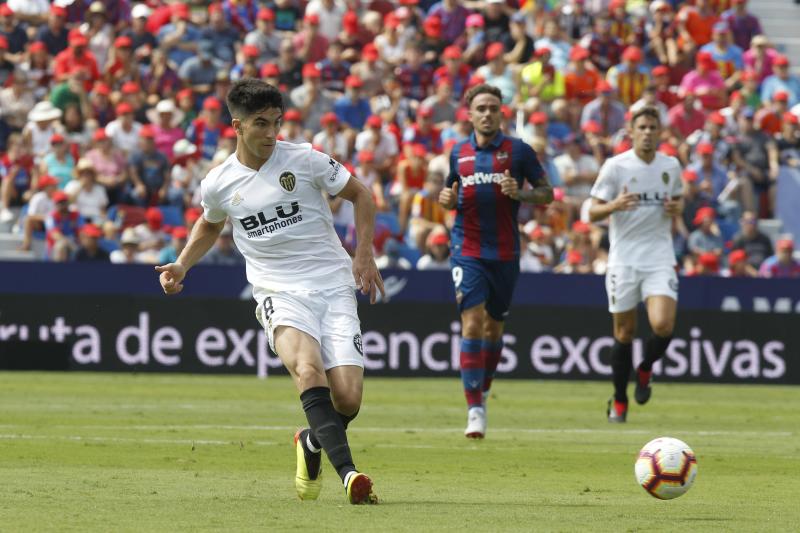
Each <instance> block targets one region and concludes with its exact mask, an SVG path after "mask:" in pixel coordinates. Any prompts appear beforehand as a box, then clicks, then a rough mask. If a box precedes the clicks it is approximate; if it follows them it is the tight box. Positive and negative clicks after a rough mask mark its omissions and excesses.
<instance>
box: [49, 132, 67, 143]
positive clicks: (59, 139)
mask: <svg viewBox="0 0 800 533" xmlns="http://www.w3.org/2000/svg"><path fill="white" fill-rule="evenodd" d="M63 142H64V136H63V135H61V134H60V133H54V134H53V135H51V136H50V143H51V144H53V143H63Z"/></svg>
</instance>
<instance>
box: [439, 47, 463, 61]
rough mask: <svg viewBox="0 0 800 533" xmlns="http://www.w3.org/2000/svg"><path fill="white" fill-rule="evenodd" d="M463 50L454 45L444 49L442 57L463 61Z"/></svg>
mask: <svg viewBox="0 0 800 533" xmlns="http://www.w3.org/2000/svg"><path fill="white" fill-rule="evenodd" d="M461 55H462V52H461V48H459V47H458V46H456V45H454V44H452V45H450V46H448V47H447V48H445V49H444V51H443V52H442V57H443V58H445V59H461Z"/></svg>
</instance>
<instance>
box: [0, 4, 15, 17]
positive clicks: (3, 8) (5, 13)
mask: <svg viewBox="0 0 800 533" xmlns="http://www.w3.org/2000/svg"><path fill="white" fill-rule="evenodd" d="M13 14H14V11H13V10H12V9H11V8H10V7H8V4H0V17H10V16H12V15H13Z"/></svg>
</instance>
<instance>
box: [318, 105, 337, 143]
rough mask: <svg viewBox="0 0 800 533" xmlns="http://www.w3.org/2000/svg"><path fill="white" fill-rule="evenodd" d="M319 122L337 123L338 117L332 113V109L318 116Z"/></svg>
mask: <svg viewBox="0 0 800 533" xmlns="http://www.w3.org/2000/svg"><path fill="white" fill-rule="evenodd" d="M319 123H320V124H323V125H327V124H338V123H339V117H337V116H336V113H334V112H333V111H328V112H327V113H325V114H324V115H322V116H321V117H320V119H319ZM320 151H321V150H320Z"/></svg>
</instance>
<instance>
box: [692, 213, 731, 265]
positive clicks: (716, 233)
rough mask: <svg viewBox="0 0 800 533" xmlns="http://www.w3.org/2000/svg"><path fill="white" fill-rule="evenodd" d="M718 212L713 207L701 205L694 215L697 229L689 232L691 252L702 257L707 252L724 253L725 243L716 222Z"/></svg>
mask: <svg viewBox="0 0 800 533" xmlns="http://www.w3.org/2000/svg"><path fill="white" fill-rule="evenodd" d="M716 216H717V213H716V211H715V210H714V209H713V208H712V207H701V208H700V209H698V210H697V213H695V216H694V220H693V222H694V225H695V226H696V229H695V230H694V231H693V232H692V233H691V234H689V243H688V247H689V252H691V253H692V254H694V255H695V257H700V256H701V255H702V254H704V253H706V252H711V253H713V254H715V255H717V256H720V255H722V250H723V249H724V248H725V243H724V242H723V240H722V235H721V234H720V230H719V226H718V225H717V223H716Z"/></svg>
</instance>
